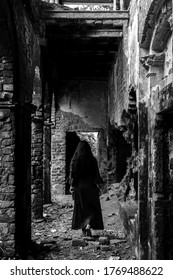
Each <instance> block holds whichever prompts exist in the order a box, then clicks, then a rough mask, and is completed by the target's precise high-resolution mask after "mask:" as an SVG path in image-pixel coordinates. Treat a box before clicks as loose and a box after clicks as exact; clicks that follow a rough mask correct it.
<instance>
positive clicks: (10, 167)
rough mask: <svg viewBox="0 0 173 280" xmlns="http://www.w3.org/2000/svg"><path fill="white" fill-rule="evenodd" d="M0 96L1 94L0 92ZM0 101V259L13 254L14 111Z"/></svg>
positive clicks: (14, 227) (14, 219) (14, 220)
mask: <svg viewBox="0 0 173 280" xmlns="http://www.w3.org/2000/svg"><path fill="white" fill-rule="evenodd" d="M0 94H1V92H0ZM14 109H15V108H14V106H13V105H12V104H5V102H4V103H3V102H2V100H1V101H0V257H1V256H3V255H5V256H8V255H9V256H13V255H14V254H15V230H16V224H15V223H16V216H15V199H16V185H15V111H14Z"/></svg>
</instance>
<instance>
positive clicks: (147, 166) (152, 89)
mask: <svg viewBox="0 0 173 280" xmlns="http://www.w3.org/2000/svg"><path fill="white" fill-rule="evenodd" d="M171 7H172V1H159V0H158V1H157V0H155V1H145V3H143V2H141V12H140V13H139V42H140V46H141V49H140V64H139V104H138V107H139V162H138V163H139V166H138V169H139V204H138V217H137V223H136V224H138V226H139V229H138V236H139V239H138V240H139V244H138V245H137V247H138V248H137V250H136V252H137V257H138V258H139V259H148V258H150V259H163V258H165V257H166V258H170V256H171V254H172V253H171V250H172V249H171V242H172V241H171V238H170V236H171V233H170V229H169V228H168V226H166V227H165V225H166V224H168V223H167V221H168V220H169V221H171V219H172V217H171V216H169V215H168V212H169V209H170V211H172V210H171V209H172V208H171V207H170V205H171V204H170V203H169V201H167V203H166V200H165V195H164V193H165V191H166V188H167V187H166V185H167V184H165V183H164V176H165V175H164V174H168V173H169V167H168V163H167V161H168V160H167V159H166V158H168V153H169V152H168V150H169V149H168V148H166V147H167V145H168V144H166V143H167V142H169V141H168V140H167V139H168V134H169V132H168V131H169V124H168V123H169V122H167V120H168V119H169V117H168V119H167V117H166V118H165V116H164V115H163V116H162V115H158V113H161V112H162V111H164V110H168V109H171V107H172V35H171V32H170V31H169V24H168V21H167V20H168V18H169V16H170V14H171ZM159 11H160V12H159ZM144 19H145V21H144ZM169 34H170V35H169ZM168 36H170V37H169V38H168ZM159 42H160V43H159ZM162 46H163V47H162ZM162 53H164V55H162ZM144 60H145V63H143V62H144ZM166 123H167V124H166ZM165 124H166V126H167V128H166V127H165ZM167 130H168V131H167ZM166 176H167V175H166ZM146 182H148V183H147V184H146ZM166 204H167V206H166ZM164 228H167V230H166V231H165V230H164ZM165 240H167V241H166V243H168V244H169V245H167V244H166V243H165ZM165 248H167V249H166V250H165ZM166 251H167V253H166ZM165 253H166V255H165ZM168 256H169V257H168Z"/></svg>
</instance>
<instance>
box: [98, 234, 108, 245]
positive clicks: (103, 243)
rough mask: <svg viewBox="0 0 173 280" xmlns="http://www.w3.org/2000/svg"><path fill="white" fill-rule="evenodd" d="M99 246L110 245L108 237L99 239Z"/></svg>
mask: <svg viewBox="0 0 173 280" xmlns="http://www.w3.org/2000/svg"><path fill="white" fill-rule="evenodd" d="M99 244H100V245H109V244H110V241H109V239H108V237H104V236H103V237H102V236H101V237H99Z"/></svg>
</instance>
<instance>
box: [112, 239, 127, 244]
mask: <svg viewBox="0 0 173 280" xmlns="http://www.w3.org/2000/svg"><path fill="white" fill-rule="evenodd" d="M125 242H126V240H124V239H111V240H110V244H111V245H114V244H115V245H116V244H120V243H125Z"/></svg>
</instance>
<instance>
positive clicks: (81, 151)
mask: <svg viewBox="0 0 173 280" xmlns="http://www.w3.org/2000/svg"><path fill="white" fill-rule="evenodd" d="M76 155H77V156H79V157H80V156H91V155H92V151H91V147H90V145H89V143H88V142H87V141H85V140H83V141H80V142H79V144H78V146H77V148H76Z"/></svg>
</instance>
